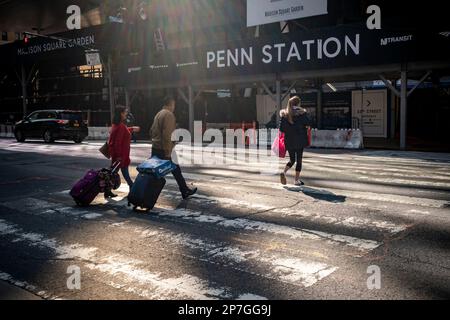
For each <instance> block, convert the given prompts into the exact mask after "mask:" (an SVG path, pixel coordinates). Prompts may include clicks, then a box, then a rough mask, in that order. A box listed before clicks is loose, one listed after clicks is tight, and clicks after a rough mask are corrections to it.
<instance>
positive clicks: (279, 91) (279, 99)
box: [275, 80, 283, 123]
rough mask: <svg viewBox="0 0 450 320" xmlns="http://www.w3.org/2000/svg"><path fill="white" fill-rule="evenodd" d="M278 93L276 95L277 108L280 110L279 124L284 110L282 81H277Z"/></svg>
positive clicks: (278, 114)
mask: <svg viewBox="0 0 450 320" xmlns="http://www.w3.org/2000/svg"><path fill="white" fill-rule="evenodd" d="M275 86H276V93H275V97H276V100H277V101H276V102H277V108H278V112H277V123H279V122H280V113H281V109H282V108H283V106H282V103H283V101H282V96H281V94H282V93H281V81H280V80H277V81H276V84H275Z"/></svg>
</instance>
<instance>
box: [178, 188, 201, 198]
mask: <svg viewBox="0 0 450 320" xmlns="http://www.w3.org/2000/svg"><path fill="white" fill-rule="evenodd" d="M197 191H198V188H194V189H187V191H185V192H183V194H182V196H183V199H184V200H186V199H187V198H189V197H190V196H193V195H194V194H196V193H197Z"/></svg>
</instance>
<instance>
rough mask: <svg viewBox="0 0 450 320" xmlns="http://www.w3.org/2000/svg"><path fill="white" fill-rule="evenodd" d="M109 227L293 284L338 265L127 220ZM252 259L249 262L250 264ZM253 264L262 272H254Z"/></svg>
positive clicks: (315, 279)
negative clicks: (198, 252) (245, 247)
mask: <svg viewBox="0 0 450 320" xmlns="http://www.w3.org/2000/svg"><path fill="white" fill-rule="evenodd" d="M109 227H110V228H120V229H123V230H126V231H127V232H134V233H136V234H137V235H138V236H139V237H140V238H141V239H143V240H145V241H149V240H148V239H153V240H154V241H155V242H158V243H165V244H170V247H172V246H173V245H181V246H183V247H185V248H189V249H190V250H197V251H200V252H202V256H203V258H202V259H203V260H204V261H205V262H208V263H214V264H219V265H223V266H226V267H231V268H233V269H236V270H239V271H244V272H246V273H250V274H254V275H258V276H260V277H264V278H269V279H275V280H278V281H282V282H287V283H289V284H291V285H295V286H299V285H301V286H304V287H310V286H312V285H314V284H315V283H316V282H318V281H320V280H322V279H323V278H325V277H327V276H329V275H330V274H332V273H333V272H335V271H336V270H337V269H338V268H337V267H333V266H329V265H327V264H325V263H321V262H317V261H312V260H305V259H303V258H297V257H293V256H286V255H283V254H281V253H277V252H273V251H272V252H266V251H264V250H263V249H251V248H247V249H242V248H241V247H240V246H235V245H228V244H226V243H221V242H216V241H211V240H207V239H204V238H197V237H193V236H191V235H189V234H186V233H183V234H175V233H173V232H170V231H166V230H161V228H160V229H159V230H149V229H147V228H142V227H137V226H132V225H131V226H130V225H129V224H128V223H119V224H110V225H109ZM250 263H252V265H249V264H250ZM256 267H258V269H260V270H264V273H261V272H260V273H257V272H255V269H256Z"/></svg>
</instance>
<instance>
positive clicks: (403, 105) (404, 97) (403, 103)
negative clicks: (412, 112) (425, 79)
mask: <svg viewBox="0 0 450 320" xmlns="http://www.w3.org/2000/svg"><path fill="white" fill-rule="evenodd" d="M401 79H402V85H401V91H400V149H401V150H406V136H407V116H408V110H407V109H408V71H407V67H406V66H402V71H401Z"/></svg>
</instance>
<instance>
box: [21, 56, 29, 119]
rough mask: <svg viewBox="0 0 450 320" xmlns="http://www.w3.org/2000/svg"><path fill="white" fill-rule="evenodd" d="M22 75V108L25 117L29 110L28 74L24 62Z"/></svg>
mask: <svg viewBox="0 0 450 320" xmlns="http://www.w3.org/2000/svg"><path fill="white" fill-rule="evenodd" d="M21 71H22V77H21V79H20V80H21V81H20V82H21V85H22V109H23V117H24V118H25V117H26V116H27V114H28V110H27V103H28V102H27V100H28V97H27V74H26V71H25V66H24V65H23V64H22V66H21Z"/></svg>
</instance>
